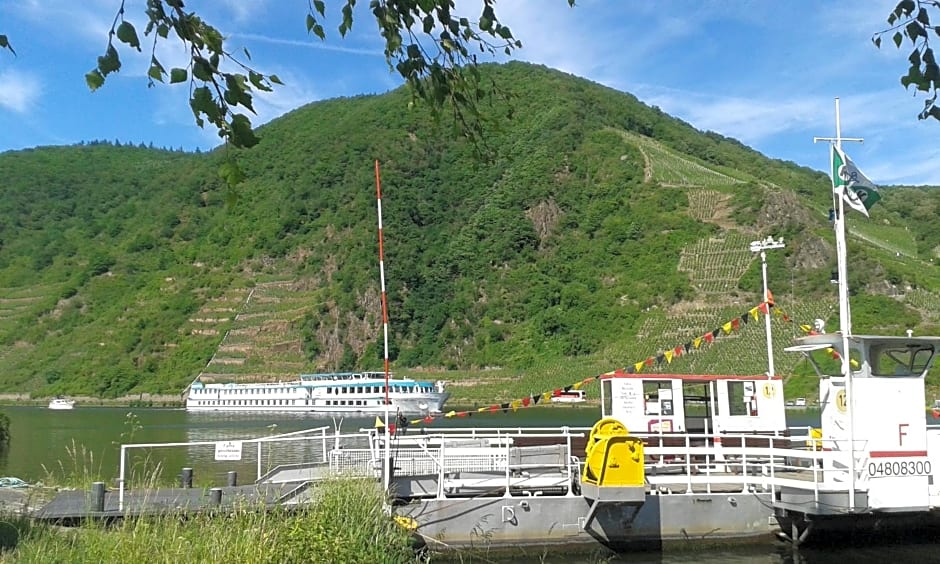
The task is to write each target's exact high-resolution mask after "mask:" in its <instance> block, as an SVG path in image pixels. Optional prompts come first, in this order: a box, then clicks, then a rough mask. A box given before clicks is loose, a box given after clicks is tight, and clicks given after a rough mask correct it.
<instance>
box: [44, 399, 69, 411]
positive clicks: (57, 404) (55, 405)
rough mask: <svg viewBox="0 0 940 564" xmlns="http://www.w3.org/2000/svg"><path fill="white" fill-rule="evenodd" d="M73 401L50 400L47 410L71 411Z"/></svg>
mask: <svg viewBox="0 0 940 564" xmlns="http://www.w3.org/2000/svg"><path fill="white" fill-rule="evenodd" d="M73 408H75V400H70V399H65V398H52V399H51V400H49V409H73Z"/></svg>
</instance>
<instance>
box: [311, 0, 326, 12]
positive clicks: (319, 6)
mask: <svg viewBox="0 0 940 564" xmlns="http://www.w3.org/2000/svg"><path fill="white" fill-rule="evenodd" d="M313 9H314V10H316V11H317V13H318V14H320V15H321V16H325V15H326V4H324V3H323V0H313Z"/></svg>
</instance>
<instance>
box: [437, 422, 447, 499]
mask: <svg viewBox="0 0 940 564" xmlns="http://www.w3.org/2000/svg"><path fill="white" fill-rule="evenodd" d="M445 448H446V445H445V443H444V436H443V435H441V449H440V450H439V451H438V455H437V456H438V459H439V462H438V464H437V472H438V474H437V499H443V498H444V474H445V472H444V458H445V456H446V455H447V453H445V452H444V450H445Z"/></svg>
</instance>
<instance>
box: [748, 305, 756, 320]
mask: <svg viewBox="0 0 940 564" xmlns="http://www.w3.org/2000/svg"><path fill="white" fill-rule="evenodd" d="M748 313H750V314H751V317H753V318H754V321H757V315H758V310H757V308H756V307H754V308H752V309H751V311H749V312H748Z"/></svg>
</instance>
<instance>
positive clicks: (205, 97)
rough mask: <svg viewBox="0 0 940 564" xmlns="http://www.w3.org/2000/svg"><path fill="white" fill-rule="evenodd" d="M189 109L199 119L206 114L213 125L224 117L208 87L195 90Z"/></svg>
mask: <svg viewBox="0 0 940 564" xmlns="http://www.w3.org/2000/svg"><path fill="white" fill-rule="evenodd" d="M189 107H190V108H192V110H193V114H195V115H196V116H197V117H198V116H199V114H205V115H206V117H208V118H209V121H211V122H212V123H217V122H218V121H219V119H220V117H221V115H222V111H221V110H220V109H219V106H218V105H217V104H216V103H215V100H214V99H213V98H212V93H211V92H210V91H209V88H208V87H206V86H200V87H199V88H196V89H195V90H193V94H192V97H191V98H190V99H189Z"/></svg>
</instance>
